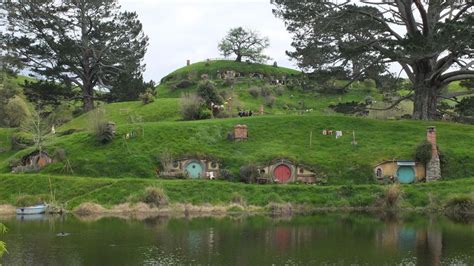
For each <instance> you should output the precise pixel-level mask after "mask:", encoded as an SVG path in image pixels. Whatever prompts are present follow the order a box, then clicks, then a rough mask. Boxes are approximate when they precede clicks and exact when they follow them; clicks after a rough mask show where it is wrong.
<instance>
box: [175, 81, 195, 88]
mask: <svg viewBox="0 0 474 266" xmlns="http://www.w3.org/2000/svg"><path fill="white" fill-rule="evenodd" d="M195 84H196V83H195V82H193V81H190V80H187V79H183V80H181V81H179V82H178V83H177V84H176V85H174V88H177V89H186V88H189V87H191V86H194V85H195Z"/></svg>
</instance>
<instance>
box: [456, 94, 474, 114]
mask: <svg viewBox="0 0 474 266" xmlns="http://www.w3.org/2000/svg"><path fill="white" fill-rule="evenodd" d="M455 110H456V112H457V113H458V114H460V115H461V116H474V97H473V96H471V97H466V98H464V99H462V100H461V101H460V102H459V103H458V104H457V105H456V108H455Z"/></svg>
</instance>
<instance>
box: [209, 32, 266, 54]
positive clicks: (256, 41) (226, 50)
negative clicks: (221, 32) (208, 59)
mask: <svg viewBox="0 0 474 266" xmlns="http://www.w3.org/2000/svg"><path fill="white" fill-rule="evenodd" d="M269 46H270V40H269V39H268V38H267V37H260V35H259V34H258V33H257V32H255V31H253V30H248V29H244V28H242V27H237V28H233V29H230V30H229V32H228V33H227V35H226V36H225V37H224V39H222V41H221V42H220V43H219V45H218V48H219V51H220V52H221V53H222V55H224V56H226V57H227V56H230V55H232V54H235V55H236V56H237V58H236V59H235V61H236V62H242V60H243V59H247V60H250V61H253V62H259V63H260V62H265V61H267V60H269V59H270V58H269V57H268V56H266V55H264V54H263V50H265V49H266V48H268V47H269Z"/></svg>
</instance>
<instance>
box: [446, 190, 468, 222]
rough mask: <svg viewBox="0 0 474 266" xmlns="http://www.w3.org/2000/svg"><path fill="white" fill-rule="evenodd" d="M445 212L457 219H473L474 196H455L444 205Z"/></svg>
mask: <svg viewBox="0 0 474 266" xmlns="http://www.w3.org/2000/svg"><path fill="white" fill-rule="evenodd" d="M444 210H445V213H446V214H447V215H448V216H449V217H451V218H454V219H455V220H465V219H466V218H467V219H466V220H472V217H474V197H472V196H467V195H466V196H455V197H453V198H451V199H449V200H448V202H447V203H446V205H445V206H444Z"/></svg>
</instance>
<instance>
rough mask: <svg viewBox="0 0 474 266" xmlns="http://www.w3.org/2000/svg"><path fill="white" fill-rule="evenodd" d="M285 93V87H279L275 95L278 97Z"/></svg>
mask: <svg viewBox="0 0 474 266" xmlns="http://www.w3.org/2000/svg"><path fill="white" fill-rule="evenodd" d="M283 93H285V87H284V86H278V87H277V88H276V89H275V94H276V95H278V96H282V95H283Z"/></svg>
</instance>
